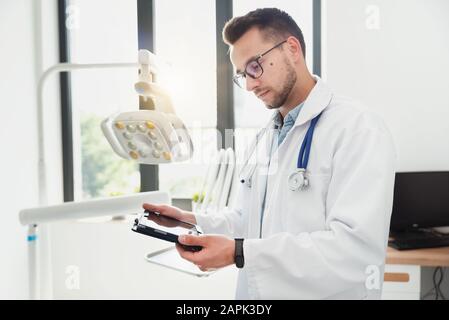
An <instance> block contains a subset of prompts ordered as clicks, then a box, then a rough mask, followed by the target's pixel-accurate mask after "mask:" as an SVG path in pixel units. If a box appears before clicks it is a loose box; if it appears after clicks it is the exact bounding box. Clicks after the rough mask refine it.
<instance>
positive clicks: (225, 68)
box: [215, 0, 235, 148]
mask: <svg viewBox="0 0 449 320" xmlns="http://www.w3.org/2000/svg"><path fill="white" fill-rule="evenodd" d="M232 1H233V0H215V17H216V18H215V19H216V48H217V130H218V132H219V133H220V134H221V137H220V136H218V137H217V143H218V147H221V148H228V147H234V136H233V134H232V133H233V130H234V129H235V119H234V91H233V89H234V87H233V83H232V73H233V70H232V64H231V62H230V61H229V56H228V46H227V45H226V44H225V43H224V42H223V40H222V30H223V27H224V25H225V23H226V22H227V21H228V20H229V19H231V18H232V14H233V12H232V10H233V9H232ZM226 129H231V130H232V131H228V134H231V135H230V136H229V137H228V139H226V136H225V133H226V131H225V130H226ZM225 142H227V144H226V145H225Z"/></svg>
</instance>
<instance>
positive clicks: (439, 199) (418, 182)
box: [390, 172, 449, 231]
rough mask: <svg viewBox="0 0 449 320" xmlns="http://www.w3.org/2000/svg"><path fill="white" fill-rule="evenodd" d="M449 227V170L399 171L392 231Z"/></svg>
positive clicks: (395, 189)
mask: <svg viewBox="0 0 449 320" xmlns="http://www.w3.org/2000/svg"><path fill="white" fill-rule="evenodd" d="M441 226H449V172H400V173H396V180H395V186H394V200H393V212H392V216H391V226H390V229H391V231H406V230H413V229H418V228H432V227H441Z"/></svg>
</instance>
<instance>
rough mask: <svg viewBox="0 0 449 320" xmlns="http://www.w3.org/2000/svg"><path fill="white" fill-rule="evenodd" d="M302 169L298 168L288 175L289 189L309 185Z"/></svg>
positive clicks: (299, 188) (297, 188)
mask: <svg viewBox="0 0 449 320" xmlns="http://www.w3.org/2000/svg"><path fill="white" fill-rule="evenodd" d="M305 173H306V172H305V170H304V169H298V170H296V171H295V172H293V173H292V174H290V176H289V177H288V187H289V188H290V190H291V191H297V190H304V189H306V188H307V187H308V186H309V179H307V177H306V174H305Z"/></svg>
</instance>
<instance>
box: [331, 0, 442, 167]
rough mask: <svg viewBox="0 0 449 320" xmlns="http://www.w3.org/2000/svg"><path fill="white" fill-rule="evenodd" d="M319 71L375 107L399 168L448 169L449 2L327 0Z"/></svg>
mask: <svg viewBox="0 0 449 320" xmlns="http://www.w3.org/2000/svg"><path fill="white" fill-rule="evenodd" d="M323 20H324V22H325V26H324V28H323V29H324V30H323V31H324V33H325V38H324V41H323V51H324V61H323V64H324V71H323V75H324V77H325V79H327V81H328V83H329V84H330V85H331V86H332V87H333V88H334V89H335V91H336V92H338V93H342V94H345V95H348V96H352V97H355V98H357V99H359V100H361V101H362V102H364V103H365V104H367V105H368V106H369V107H371V108H373V109H374V110H376V111H377V112H378V113H380V114H381V115H382V116H383V117H384V119H385V121H386V122H387V124H388V125H389V127H390V130H391V131H392V133H393V136H394V139H395V142H396V147H397V150H398V156H399V164H398V165H399V167H398V169H399V170H400V171H427V170H449V141H448V137H449V121H448V119H449V100H448V99H447V92H449V81H448V74H449V59H448V57H449V36H448V33H449V2H448V1H447V0H426V1H423V0H395V1H390V0H339V1H324V10H323Z"/></svg>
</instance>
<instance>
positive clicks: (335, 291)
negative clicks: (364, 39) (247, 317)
mask: <svg viewBox="0 0 449 320" xmlns="http://www.w3.org/2000/svg"><path fill="white" fill-rule="evenodd" d="M223 38H224V41H225V42H226V43H227V44H228V45H229V46H230V55H231V61H232V64H233V65H234V67H235V69H236V75H235V78H234V81H235V82H236V83H237V84H238V85H240V86H241V87H242V88H243V89H246V90H248V91H252V92H253V93H254V94H255V95H256V96H257V97H258V98H259V99H260V100H261V101H262V102H263V103H264V104H265V106H266V107H267V108H269V109H273V110H274V114H273V118H272V119H271V121H270V123H269V124H268V125H267V126H266V127H265V128H263V129H262V130H261V131H260V132H259V134H258V135H257V139H256V142H255V146H253V147H252V148H249V149H250V150H248V151H247V154H248V160H247V161H246V163H245V165H244V168H243V170H242V174H241V177H240V180H241V184H240V190H239V195H238V201H237V205H236V207H235V208H232V209H227V210H226V211H224V212H218V213H215V214H207V215H202V214H194V213H190V212H185V211H182V210H180V209H178V208H175V207H171V206H160V205H153V204H144V208H145V209H149V210H154V211H158V212H160V213H161V214H165V215H168V216H172V217H176V218H179V219H184V220H187V221H190V222H192V223H197V224H199V225H200V226H201V227H202V228H203V230H204V231H205V232H206V233H207V235H203V236H199V237H198V236H186V237H184V238H183V239H180V242H182V243H184V244H186V245H199V246H202V247H203V249H202V250H201V251H200V252H188V251H184V250H182V249H181V248H180V247H179V246H178V251H179V254H180V255H181V256H182V257H183V258H185V259H187V260H189V261H191V262H193V263H195V264H196V265H198V266H199V267H200V268H201V269H203V270H207V269H213V268H220V267H225V266H228V265H232V264H235V265H236V266H237V267H238V268H240V272H239V280H238V285H237V298H238V299H367V298H379V297H380V290H381V287H382V282H383V269H384V263H385V255H386V247H387V241H388V232H389V223H390V214H391V209H392V198H393V185H394V174H395V151H394V146H393V143H392V138H391V136H390V133H389V132H388V130H387V128H386V127H385V125H384V123H383V122H382V120H381V119H380V118H379V117H378V116H376V115H374V114H373V113H371V112H370V111H368V110H366V109H364V108H363V107H361V106H360V105H359V104H358V103H356V102H355V101H353V100H351V99H348V98H345V97H340V96H338V95H335V94H334V93H333V92H332V91H331V89H329V88H328V87H327V86H326V84H325V83H323V81H322V80H320V79H319V78H318V77H316V76H312V75H311V74H310V72H309V71H308V69H307V66H306V62H305V56H306V54H305V53H306V48H305V43H304V38H303V35H302V32H301V30H300V28H299V27H298V26H297V24H296V23H295V22H294V20H293V19H292V18H291V17H290V16H289V15H288V14H287V13H285V12H283V11H281V10H278V9H273V8H270V9H257V10H255V11H252V12H250V13H248V14H246V15H245V16H241V17H235V18H233V19H232V20H230V21H229V22H228V23H227V24H226V26H225V27H224V30H223ZM312 138H313V139H312ZM251 149H252V150H251ZM265 155H268V156H265ZM216 234H222V235H216Z"/></svg>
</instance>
